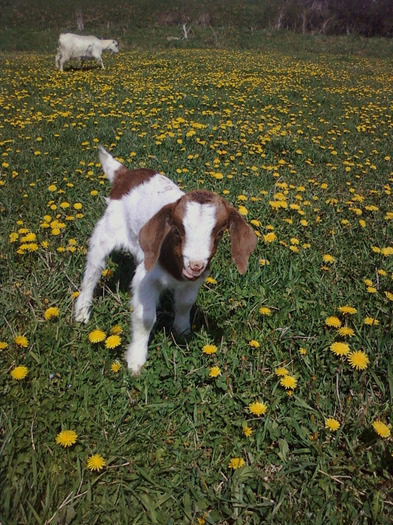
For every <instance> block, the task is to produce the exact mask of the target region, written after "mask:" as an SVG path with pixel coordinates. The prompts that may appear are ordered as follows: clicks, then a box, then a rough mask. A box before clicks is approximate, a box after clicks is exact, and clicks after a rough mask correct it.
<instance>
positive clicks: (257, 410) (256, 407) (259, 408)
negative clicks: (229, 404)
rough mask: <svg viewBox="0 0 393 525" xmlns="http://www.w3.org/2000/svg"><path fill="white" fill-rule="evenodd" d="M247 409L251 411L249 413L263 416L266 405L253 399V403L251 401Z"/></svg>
mask: <svg viewBox="0 0 393 525" xmlns="http://www.w3.org/2000/svg"><path fill="white" fill-rule="evenodd" d="M248 410H249V411H250V412H251V414H254V415H255V416H263V414H265V413H266V410H267V405H265V403H260V402H259V401H255V402H254V403H251V404H250V405H249V406H248Z"/></svg>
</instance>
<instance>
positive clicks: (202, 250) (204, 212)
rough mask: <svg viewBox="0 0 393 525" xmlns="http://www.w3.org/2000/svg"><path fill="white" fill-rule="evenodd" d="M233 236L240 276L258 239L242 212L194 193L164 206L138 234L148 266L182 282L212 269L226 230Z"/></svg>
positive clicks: (202, 193)
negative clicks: (210, 267)
mask: <svg viewBox="0 0 393 525" xmlns="http://www.w3.org/2000/svg"><path fill="white" fill-rule="evenodd" d="M227 229H229V231H230V235H231V245H232V257H233V260H234V263H235V265H236V268H237V269H238V271H239V272H240V273H244V272H245V271H246V270H247V266H248V259H249V257H250V255H251V253H252V252H253V250H254V248H255V246H256V244H257V236H256V235H255V233H254V231H253V229H252V228H251V227H250V226H249V225H248V224H247V223H246V222H245V220H244V219H243V218H242V216H241V215H240V214H239V212H238V211H237V210H236V209H235V208H233V207H232V206H229V204H228V203H227V202H226V201H225V200H224V199H223V198H222V197H220V196H219V195H217V194H215V193H212V192H210V191H206V190H195V191H191V192H190V193H187V194H185V195H184V196H183V197H181V198H180V199H179V200H178V201H176V202H174V203H172V204H168V205H166V206H164V207H163V208H162V209H161V210H160V211H159V212H158V213H156V214H155V215H154V216H153V217H152V218H151V219H150V221H148V222H147V224H145V226H144V227H143V228H142V229H141V231H140V234H139V241H140V244H141V247H142V249H143V251H144V253H145V267H146V269H147V270H148V271H150V270H152V269H153V267H154V266H155V264H156V263H157V261H158V260H159V262H160V264H161V266H163V267H164V268H165V270H167V271H168V272H169V273H171V274H172V275H173V276H174V277H175V278H176V279H179V280H190V281H193V280H196V279H198V278H199V277H201V276H202V274H203V273H204V272H206V271H207V270H208V268H209V265H210V261H211V259H212V258H213V256H214V254H215V253H216V251H217V246H218V243H219V241H220V239H221V237H222V236H223V234H224V232H225V230H227Z"/></svg>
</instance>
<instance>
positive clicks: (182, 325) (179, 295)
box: [173, 279, 204, 336]
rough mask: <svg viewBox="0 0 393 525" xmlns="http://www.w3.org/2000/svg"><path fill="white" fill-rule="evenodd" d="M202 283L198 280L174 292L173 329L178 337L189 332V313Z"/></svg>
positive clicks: (201, 280)
mask: <svg viewBox="0 0 393 525" xmlns="http://www.w3.org/2000/svg"><path fill="white" fill-rule="evenodd" d="M203 281H204V279H198V280H197V281H195V282H190V283H187V285H186V286H184V287H181V288H178V289H176V290H175V321H174V324H173V328H174V330H175V332H176V334H177V335H179V336H186V335H187V334H189V333H190V331H191V326H190V312H191V308H192V307H193V305H194V303H195V301H196V298H197V295H198V292H199V288H200V287H201V284H202V283H203Z"/></svg>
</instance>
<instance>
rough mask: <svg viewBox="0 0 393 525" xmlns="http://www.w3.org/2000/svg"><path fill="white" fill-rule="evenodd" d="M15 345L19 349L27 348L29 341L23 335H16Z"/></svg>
mask: <svg viewBox="0 0 393 525" xmlns="http://www.w3.org/2000/svg"><path fill="white" fill-rule="evenodd" d="M15 343H16V344H17V345H18V346H20V347H21V348H27V347H28V346H29V341H28V339H27V337H25V336H24V335H18V336H17V337H15Z"/></svg>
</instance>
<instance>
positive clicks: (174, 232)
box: [172, 227, 180, 237]
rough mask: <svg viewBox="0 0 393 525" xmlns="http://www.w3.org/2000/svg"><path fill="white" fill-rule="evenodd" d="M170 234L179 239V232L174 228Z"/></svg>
mask: <svg viewBox="0 0 393 525" xmlns="http://www.w3.org/2000/svg"><path fill="white" fill-rule="evenodd" d="M172 233H173V235H176V237H180V232H179V230H178V229H177V228H176V227H175V228H172Z"/></svg>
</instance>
